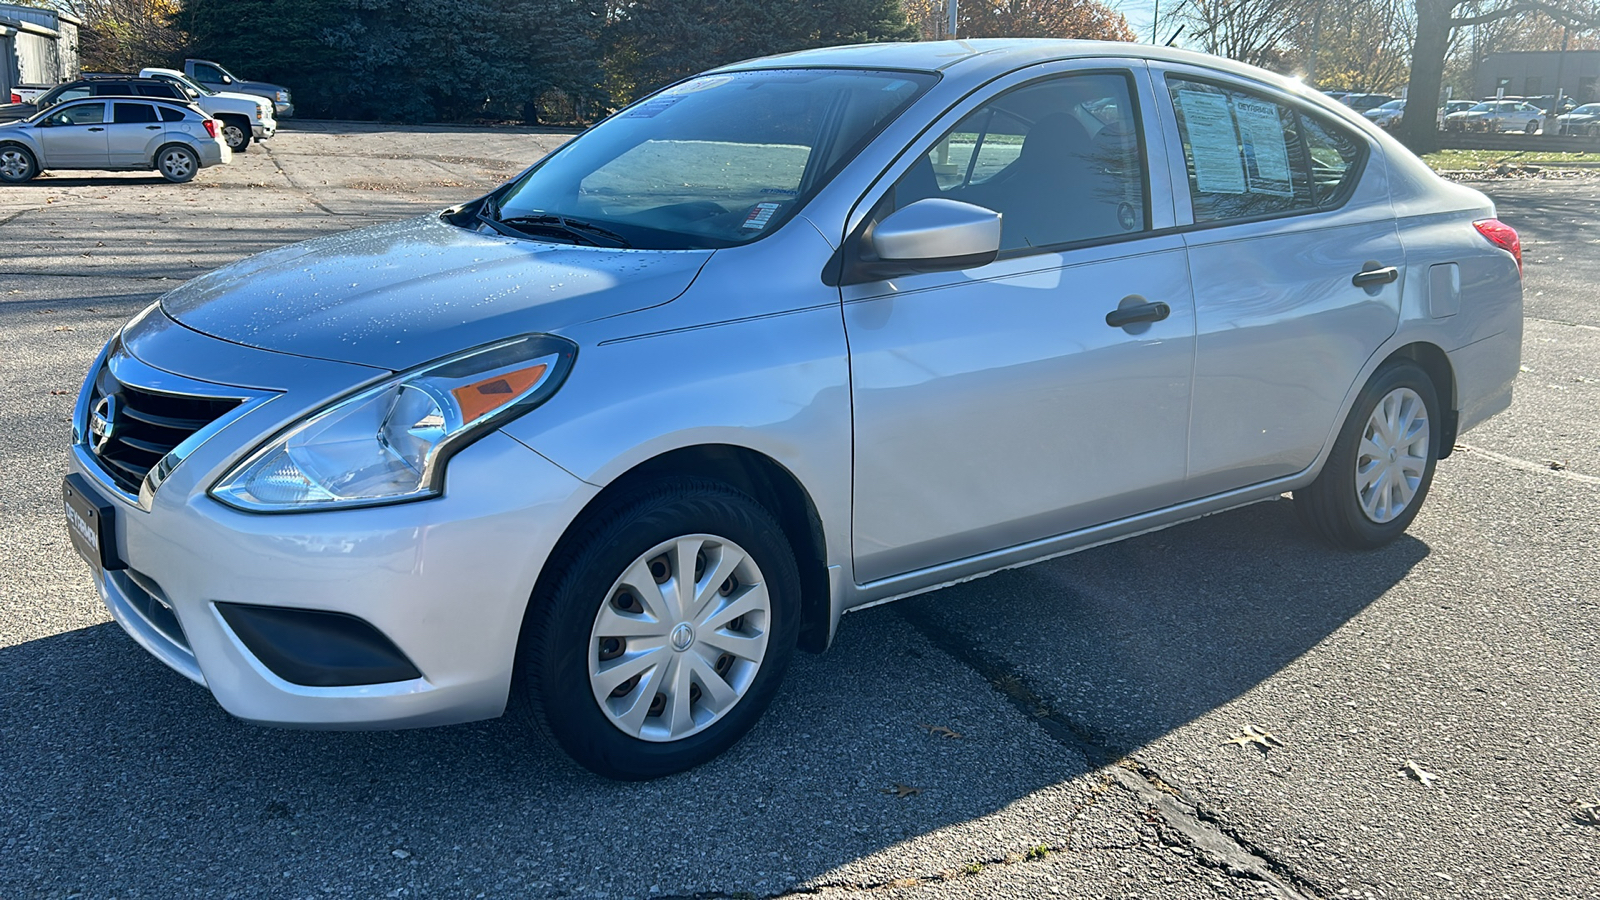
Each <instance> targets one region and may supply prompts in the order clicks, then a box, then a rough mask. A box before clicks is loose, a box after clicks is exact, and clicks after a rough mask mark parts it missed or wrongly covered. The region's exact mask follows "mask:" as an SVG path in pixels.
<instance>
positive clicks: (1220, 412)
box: [1152, 64, 1405, 497]
mask: <svg viewBox="0 0 1600 900" xmlns="http://www.w3.org/2000/svg"><path fill="white" fill-rule="evenodd" d="M1152 67H1153V68H1161V69H1163V70H1164V71H1163V72H1162V75H1161V77H1162V80H1163V81H1164V83H1165V87H1164V89H1163V90H1161V91H1160V92H1159V93H1161V95H1162V103H1161V110H1162V115H1163V117H1164V119H1165V121H1166V125H1167V127H1166V129H1165V131H1166V133H1167V135H1168V140H1169V154H1168V155H1169V157H1170V158H1171V159H1172V160H1173V161H1174V163H1175V167H1174V169H1173V171H1172V180H1173V183H1174V185H1175V186H1176V190H1175V191H1174V200H1175V202H1176V204H1177V206H1178V208H1179V209H1178V216H1179V218H1180V220H1184V219H1186V220H1187V221H1188V222H1189V225H1188V226H1187V227H1186V228H1184V229H1183V230H1184V239H1185V242H1186V243H1187V245H1188V254H1189V267H1190V270H1191V272H1192V274H1193V278H1194V297H1195V322H1196V332H1197V333H1196V339H1195V368H1194V404H1193V407H1192V416H1193V417H1192V420H1191V423H1190V430H1189V485H1190V491H1189V493H1190V494H1191V495H1193V496H1195V497H1200V496H1207V495H1211V494H1215V493H1220V492H1223V491H1227V490H1232V489H1235V488H1240V487H1244V486H1247V485H1252V484H1257V483H1260V482H1264V481H1269V480H1272V479H1276V478H1281V477H1284V476H1288V475H1292V474H1295V473H1297V472H1300V471H1302V470H1304V469H1305V468H1307V467H1308V466H1310V465H1311V464H1312V463H1313V462H1314V461H1315V460H1316V458H1317V456H1318V455H1319V454H1320V453H1321V450H1322V447H1323V445H1324V444H1325V443H1326V441H1327V440H1328V439H1329V437H1330V434H1331V432H1332V430H1333V429H1334V427H1335V426H1336V425H1337V424H1338V423H1337V422H1336V419H1337V417H1338V415H1339V410H1340V408H1341V406H1342V405H1343V402H1344V398H1345V396H1346V394H1347V393H1348V392H1349V391H1350V390H1351V389H1352V387H1353V386H1354V382H1355V380H1356V378H1357V376H1358V375H1359V374H1360V372H1361V369H1362V367H1363V366H1364V365H1365V364H1366V362H1367V360H1368V359H1370V358H1371V356H1372V354H1373V353H1374V352H1376V351H1377V349H1378V348H1379V346H1381V345H1382V344H1383V342H1384V341H1385V340H1386V339H1388V337H1389V336H1390V335H1392V334H1393V333H1394V331H1395V329H1396V328H1397V327H1398V324H1399V318H1400V289H1401V285H1402V284H1403V283H1404V279H1403V277H1402V276H1403V275H1404V268H1405V259H1404V256H1403V254H1402V250H1401V246H1400V239H1399V233H1398V231H1397V229H1396V226H1395V221H1394V213H1393V209H1392V207H1391V205H1390V203H1389V191H1388V185H1387V181H1386V177H1387V173H1386V170H1385V168H1384V166H1383V162H1382V156H1381V154H1380V153H1379V152H1378V150H1377V148H1376V147H1375V146H1374V145H1373V143H1372V142H1371V140H1370V139H1369V138H1367V137H1366V136H1365V135H1364V134H1363V133H1362V132H1360V131H1359V130H1358V129H1355V128H1353V127H1350V126H1349V125H1347V124H1345V123H1344V122H1342V121H1340V120H1339V119H1338V117H1336V116H1333V115H1331V114H1328V113H1325V112H1322V111H1320V110H1318V109H1317V108H1316V106H1315V105H1314V104H1312V103H1310V102H1308V101H1303V100H1299V99H1298V98H1295V97H1293V96H1291V95H1287V94H1281V93H1278V92H1276V91H1275V90H1273V89H1271V88H1270V87H1267V86H1265V85H1254V84H1248V83H1241V82H1235V81H1232V80H1229V79H1225V78H1222V77H1220V76H1219V75H1218V74H1216V73H1208V72H1205V71H1204V70H1193V69H1189V68H1187V67H1182V66H1160V67H1157V66H1155V64H1152Z"/></svg>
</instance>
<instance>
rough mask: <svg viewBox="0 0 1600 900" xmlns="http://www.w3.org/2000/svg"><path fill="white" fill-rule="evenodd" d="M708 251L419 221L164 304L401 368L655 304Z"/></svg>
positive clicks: (279, 254) (257, 259)
mask: <svg viewBox="0 0 1600 900" xmlns="http://www.w3.org/2000/svg"><path fill="white" fill-rule="evenodd" d="M711 253H712V251H710V250H614V249H609V248H597V247H577V246H572V245H568V244H554V243H544V242H539V241H531V240H519V239H516V238H509V237H504V236H501V235H486V234H479V233H477V232H474V231H468V230H466V229H462V228H457V227H455V226H453V225H450V224H448V223H446V222H443V221H441V220H440V219H439V217H438V216H428V217H426V218H421V219H409V220H405V221H401V222H395V223H392V224H389V225H379V226H376V227H373V228H364V229H361V230H359V231H352V232H347V233H344V234H338V235H332V236H329V237H323V238H317V239H315V240H311V241H306V242H305V243H302V244H291V245H289V246H287V247H281V248H279V249H277V250H270V251H268V252H266V253H262V254H259V255H257V256H252V257H250V258H248V259H244V260H241V261H239V262H237V263H234V264H232V265H230V266H226V267H224V268H221V269H218V270H216V271H215V272H211V273H209V274H207V275H203V276H201V277H199V278H196V279H194V280H193V281H190V282H188V283H186V284H185V285H183V286H182V287H180V288H178V289H177V290H174V291H172V292H171V293H169V294H167V295H166V296H165V297H163V298H162V299H161V307H162V309H163V310H164V311H165V312H166V313H167V315H169V316H171V317H172V318H173V319H176V320H177V321H178V322H181V323H182V324H183V325H185V326H187V327H189V328H191V329H194V330H195V331H199V332H202V333H204V334H209V335H211V336H213V337H218V338H221V339H223V340H226V341H232V342H234V343H238V344H244V345H246V346H249V347H257V348H260V349H263V350H275V351H279V352H283V353H292V354H295V355H298V356H310V357H316V358H319V359H330V360H337V361H340V362H353V363H360V364H362V365H368V366H377V367H380V368H385V369H391V370H399V369H407V368H411V367H413V366H417V365H421V364H422V363H425V362H430V361H432V360H435V359H438V358H439V357H442V356H446V355H448V354H450V353H454V352H456V351H458V350H463V349H466V348H469V347H474V346H477V345H479V344H485V343H489V342H491V341H494V340H498V339H500V338H503V337H509V336H512V335H518V334H529V333H533V332H546V331H558V330H560V329H562V328H565V327H569V326H571V325H575V324H578V323H581V322H587V321H593V320H595V319H600V318H606V317H609V316H615V315H619V314H622V313H627V312H632V311H634V310H638V309H644V308H646V307H650V306H657V305H660V304H662V303H666V302H668V301H670V300H672V299H673V298H675V297H677V296H678V295H680V294H682V293H683V292H684V290H685V289H687V288H688V287H689V285H690V284H691V283H692V282H693V281H694V279H695V276H696V275H697V274H698V273H699V271H700V268H701V266H703V265H704V264H705V262H706V260H707V259H709V258H710V257H711Z"/></svg>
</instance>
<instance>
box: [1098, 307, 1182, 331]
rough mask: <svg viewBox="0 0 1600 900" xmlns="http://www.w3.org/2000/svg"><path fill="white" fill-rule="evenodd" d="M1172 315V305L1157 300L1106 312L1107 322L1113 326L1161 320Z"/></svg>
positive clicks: (1126, 325) (1124, 326) (1122, 326)
mask: <svg viewBox="0 0 1600 900" xmlns="http://www.w3.org/2000/svg"><path fill="white" fill-rule="evenodd" d="M1170 315H1172V307H1170V306H1168V305H1166V304H1165V303H1162V302H1161V301H1159V300H1157V301H1155V302H1153V303H1140V304H1138V305H1136V306H1122V307H1118V308H1117V309H1113V310H1112V311H1111V312H1108V313H1106V324H1107V325H1110V326H1111V327H1112V328H1127V327H1128V326H1129V325H1137V324H1138V323H1140V322H1159V321H1161V320H1162V319H1165V318H1166V317H1167V316H1170Z"/></svg>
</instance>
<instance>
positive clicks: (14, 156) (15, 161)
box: [0, 150, 28, 178]
mask: <svg viewBox="0 0 1600 900" xmlns="http://www.w3.org/2000/svg"><path fill="white" fill-rule="evenodd" d="M0 174H4V175H5V176H6V177H7V178H21V177H22V176H24V175H26V174H28V158H27V157H26V156H23V155H22V151H21V150H0Z"/></svg>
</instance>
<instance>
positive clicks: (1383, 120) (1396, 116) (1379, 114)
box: [1361, 100, 1406, 130]
mask: <svg viewBox="0 0 1600 900" xmlns="http://www.w3.org/2000/svg"><path fill="white" fill-rule="evenodd" d="M1405 112H1406V101H1404V100H1390V101H1389V102H1388V103H1385V104H1383V105H1382V106H1374V107H1373V108H1371V109H1369V110H1367V111H1366V112H1364V113H1362V114H1361V115H1362V116H1363V117H1365V118H1366V119H1367V121H1369V122H1371V123H1372V124H1374V125H1376V126H1378V127H1379V128H1382V129H1385V130H1392V129H1394V128H1395V127H1397V126H1398V125H1399V124H1400V120H1401V118H1402V117H1403V116H1404V115H1405Z"/></svg>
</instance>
